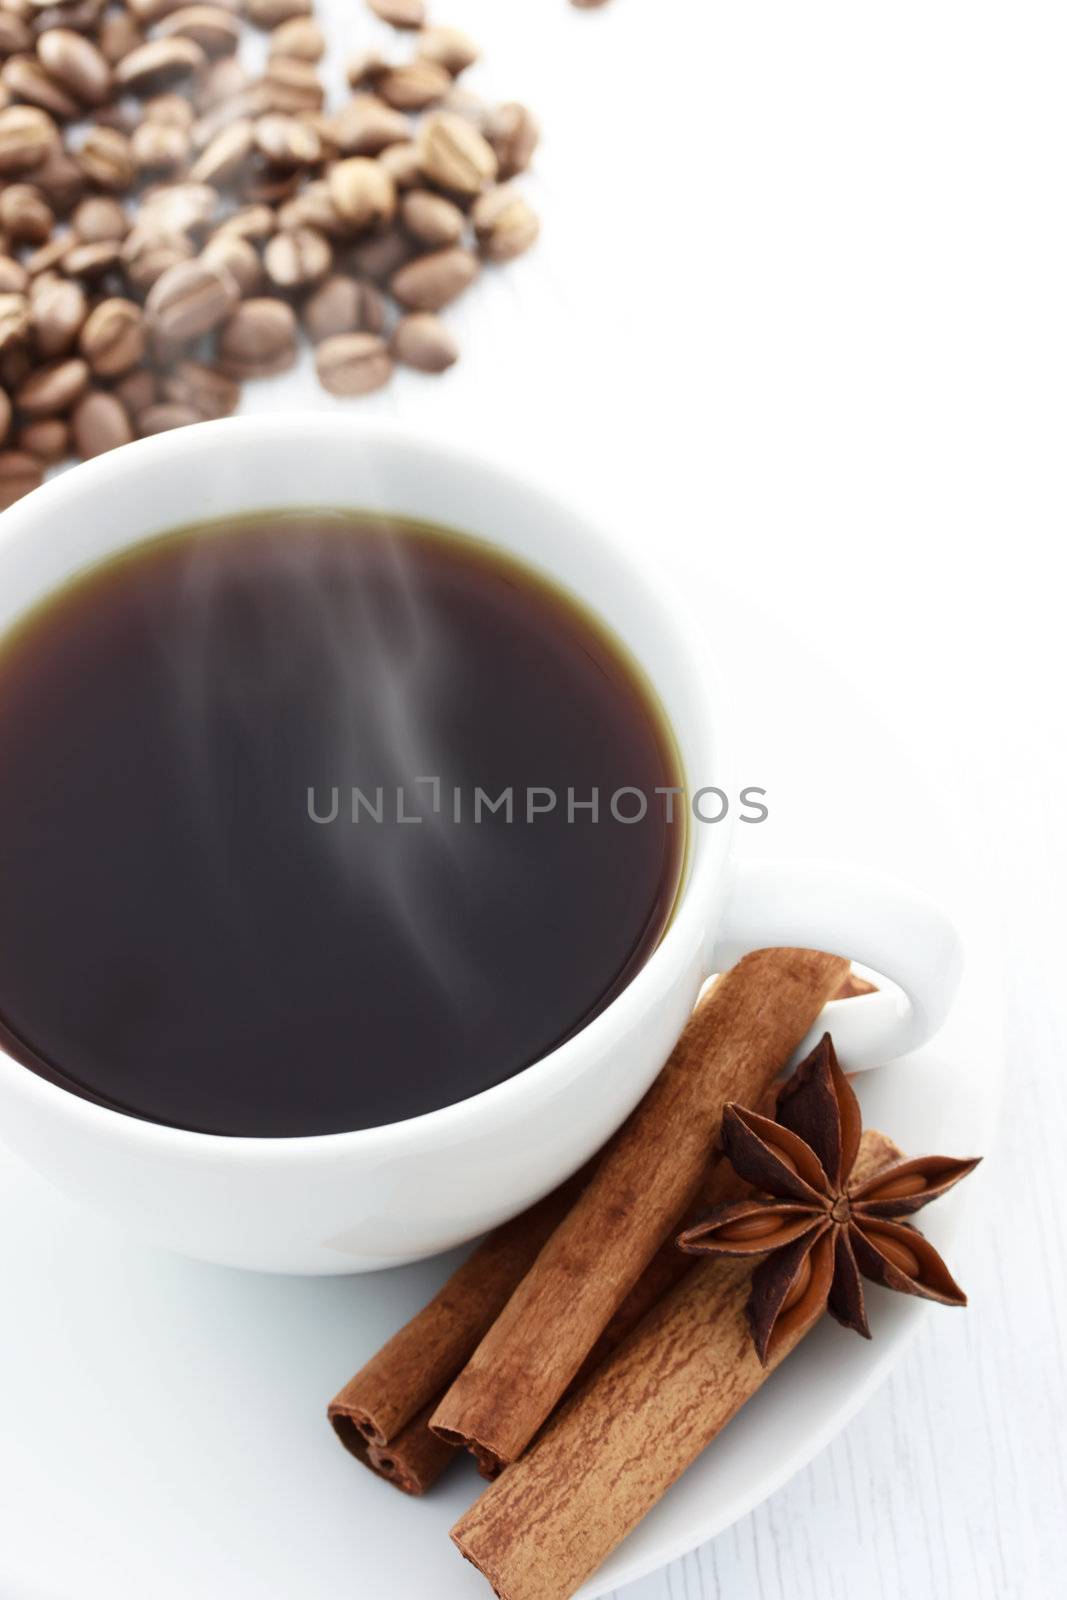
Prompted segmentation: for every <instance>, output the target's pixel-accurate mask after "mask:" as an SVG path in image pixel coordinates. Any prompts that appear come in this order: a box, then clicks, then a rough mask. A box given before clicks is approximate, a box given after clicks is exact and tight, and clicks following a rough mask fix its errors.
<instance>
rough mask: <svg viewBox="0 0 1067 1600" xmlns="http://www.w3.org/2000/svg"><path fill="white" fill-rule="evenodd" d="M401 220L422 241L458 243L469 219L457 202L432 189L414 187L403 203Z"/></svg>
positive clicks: (443, 243) (435, 244)
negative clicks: (454, 203)
mask: <svg viewBox="0 0 1067 1600" xmlns="http://www.w3.org/2000/svg"><path fill="white" fill-rule="evenodd" d="M400 220H401V221H402V222H403V224H404V226H405V228H406V229H407V230H408V232H409V233H410V234H411V236H412V238H413V239H417V240H418V241H419V243H420V244H426V245H431V246H441V245H446V244H458V243H459V241H460V239H461V238H462V237H463V228H464V224H465V222H466V218H465V217H464V215H463V212H462V211H461V210H460V209H459V207H458V206H457V205H453V204H452V201H451V200H446V199H445V198H444V196H443V195H439V194H433V193H431V191H430V190H429V189H412V190H410V191H409V192H408V193H407V194H406V195H404V197H403V199H402V200H401V202H400Z"/></svg>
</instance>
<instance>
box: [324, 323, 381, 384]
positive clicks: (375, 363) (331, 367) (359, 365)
mask: <svg viewBox="0 0 1067 1600" xmlns="http://www.w3.org/2000/svg"><path fill="white" fill-rule="evenodd" d="M315 370H316V372H317V373H318V375H319V382H320V383H321V384H322V387H323V388H324V389H328V390H329V391H330V393H331V394H339V395H357V394H370V393H371V392H372V390H374V389H381V388H382V387H383V385H385V384H387V383H388V382H389V379H390V378H391V377H392V375H393V358H392V356H391V355H390V354H389V347H388V345H387V344H386V342H385V340H384V339H382V338H380V337H379V336H378V334H376V333H341V334H337V335H336V336H335V337H334V338H331V339H324V340H323V342H322V343H321V344H320V345H319V347H318V349H317V350H316V352H315Z"/></svg>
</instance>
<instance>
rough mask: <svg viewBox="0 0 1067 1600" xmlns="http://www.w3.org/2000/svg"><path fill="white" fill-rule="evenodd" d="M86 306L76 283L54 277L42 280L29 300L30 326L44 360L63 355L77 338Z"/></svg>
mask: <svg viewBox="0 0 1067 1600" xmlns="http://www.w3.org/2000/svg"><path fill="white" fill-rule="evenodd" d="M88 309H89V302H88V301H87V299H86V297H85V290H84V289H83V288H82V286H81V284H80V283H71V282H69V281H67V280H66V279H64V278H56V279H55V280H54V281H53V282H49V283H45V284H42V285H41V287H40V289H39V290H37V291H36V293H35V294H34V295H33V297H32V299H31V301H30V326H31V329H32V331H33V337H34V342H35V344H36V346H37V353H38V354H39V355H42V356H44V358H45V360H51V359H52V358H53V357H54V356H61V355H65V354H66V352H67V351H68V350H69V349H70V348H71V346H72V345H73V343H74V341H75V340H76V339H77V337H78V332H79V329H80V328H81V326H82V324H83V323H84V321H85V318H86V314H87V312H88Z"/></svg>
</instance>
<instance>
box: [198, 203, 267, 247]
mask: <svg viewBox="0 0 1067 1600" xmlns="http://www.w3.org/2000/svg"><path fill="white" fill-rule="evenodd" d="M276 227H277V221H276V218H275V215H274V212H273V211H272V210H271V208H270V206H262V205H252V206H241V207H240V209H239V210H237V211H234V212H233V213H232V215H230V216H229V217H227V218H226V220H225V221H224V222H220V223H219V225H218V227H217V228H216V229H215V231H214V233H213V234H212V235H211V237H212V238H213V239H218V238H221V237H223V236H224V235H227V234H233V235H235V236H236V237H237V238H239V239H251V240H254V241H255V242H257V243H260V244H261V243H262V242H263V240H264V239H269V238H270V236H271V234H272V233H273V232H274V230H275V228H276Z"/></svg>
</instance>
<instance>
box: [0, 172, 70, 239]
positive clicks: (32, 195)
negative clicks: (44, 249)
mask: <svg viewBox="0 0 1067 1600" xmlns="http://www.w3.org/2000/svg"><path fill="white" fill-rule="evenodd" d="M55 225H56V219H55V216H54V214H53V211H52V208H51V206H50V205H49V204H48V201H47V200H46V199H45V197H44V195H43V194H42V193H41V191H40V189H38V188H35V186H34V185H33V184H32V183H9V184H8V185H7V187H6V188H5V189H2V190H0V233H4V234H5V235H6V236H7V238H8V239H10V240H11V241H12V242H13V243H14V244H43V243H44V241H45V240H46V239H47V238H48V236H49V235H50V234H51V232H52V229H53V228H54V227H55Z"/></svg>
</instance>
